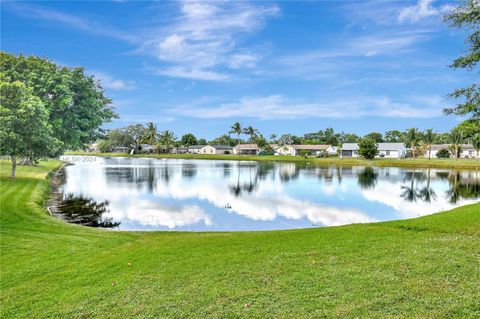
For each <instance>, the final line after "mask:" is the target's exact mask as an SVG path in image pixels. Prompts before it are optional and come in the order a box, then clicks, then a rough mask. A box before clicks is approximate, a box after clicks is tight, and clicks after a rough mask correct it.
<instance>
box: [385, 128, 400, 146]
mask: <svg viewBox="0 0 480 319" xmlns="http://www.w3.org/2000/svg"><path fill="white" fill-rule="evenodd" d="M402 135H403V134H402V132H400V131H398V130H392V131H387V132H385V138H384V139H385V142H387V143H398V142H400V141H401V140H402Z"/></svg>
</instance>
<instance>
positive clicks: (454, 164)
mask: <svg viewBox="0 0 480 319" xmlns="http://www.w3.org/2000/svg"><path fill="white" fill-rule="evenodd" d="M66 155H88V156H103V157H153V158H185V159H207V160H236V161H238V160H240V161H275V162H297V163H310V164H312V165H363V166H368V165H373V166H396V167H425V168H427V167H430V168H458V169H480V160H478V159H457V160H455V159H438V158H432V159H430V160H429V159H426V158H416V159H394V158H378V159H377V158H376V159H373V160H366V159H363V158H338V157H330V158H304V157H301V156H273V155H272V156H255V155H251V156H250V155H241V156H239V155H201V154H138V155H129V154H124V153H85V152H68V153H66Z"/></svg>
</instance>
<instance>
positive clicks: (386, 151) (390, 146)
mask: <svg viewBox="0 0 480 319" xmlns="http://www.w3.org/2000/svg"><path fill="white" fill-rule="evenodd" d="M406 156H407V147H406V146H405V144H403V143H378V156H377V157H384V158H405V157H406Z"/></svg>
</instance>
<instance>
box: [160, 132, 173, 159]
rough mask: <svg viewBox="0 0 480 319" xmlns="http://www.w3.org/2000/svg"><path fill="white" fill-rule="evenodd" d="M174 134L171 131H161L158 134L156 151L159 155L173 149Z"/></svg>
mask: <svg viewBox="0 0 480 319" xmlns="http://www.w3.org/2000/svg"><path fill="white" fill-rule="evenodd" d="M175 139H176V138H175V134H173V132H172V131H168V130H166V131H163V132H160V135H159V137H158V143H157V150H158V151H160V152H161V153H168V152H170V150H171V149H172V148H173V145H174V144H175Z"/></svg>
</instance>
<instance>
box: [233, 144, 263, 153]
mask: <svg viewBox="0 0 480 319" xmlns="http://www.w3.org/2000/svg"><path fill="white" fill-rule="evenodd" d="M258 152H260V148H259V147H258V145H257V144H238V145H237V146H235V147H234V148H233V154H235V155H257V154H258Z"/></svg>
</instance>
